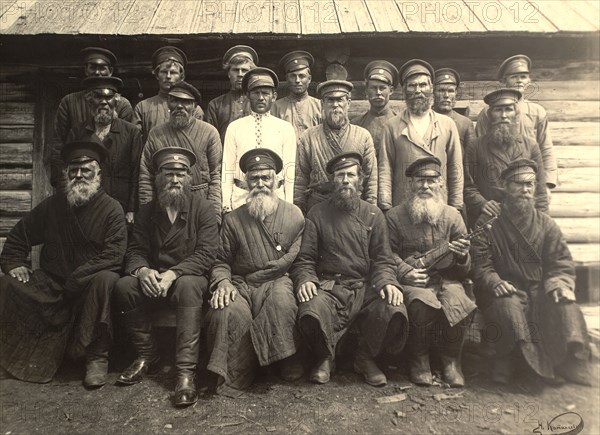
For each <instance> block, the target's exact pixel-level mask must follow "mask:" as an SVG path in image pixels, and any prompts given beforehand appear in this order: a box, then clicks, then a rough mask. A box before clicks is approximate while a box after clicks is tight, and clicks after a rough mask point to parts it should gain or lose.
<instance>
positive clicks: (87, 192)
mask: <svg viewBox="0 0 600 435" xmlns="http://www.w3.org/2000/svg"><path fill="white" fill-rule="evenodd" d="M94 163H95V166H96V174H95V175H94V178H92V179H91V180H86V179H85V178H80V179H77V178H73V179H69V175H68V172H69V171H68V169H65V170H64V171H63V185H64V186H65V193H66V195H67V203H68V204H69V205H70V206H71V207H81V206H82V205H85V204H86V203H87V202H88V201H89V200H90V199H91V198H92V196H94V195H95V194H96V193H97V192H98V191H99V190H100V185H101V179H100V166H99V165H98V163H96V162H94Z"/></svg>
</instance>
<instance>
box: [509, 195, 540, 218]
mask: <svg viewBox="0 0 600 435" xmlns="http://www.w3.org/2000/svg"><path fill="white" fill-rule="evenodd" d="M504 201H505V203H506V207H507V208H508V210H510V212H511V214H514V215H517V216H526V215H530V214H532V213H533V210H534V208H535V196H534V195H533V194H531V193H522V192H515V193H512V192H507V193H506V197H505V200H504Z"/></svg>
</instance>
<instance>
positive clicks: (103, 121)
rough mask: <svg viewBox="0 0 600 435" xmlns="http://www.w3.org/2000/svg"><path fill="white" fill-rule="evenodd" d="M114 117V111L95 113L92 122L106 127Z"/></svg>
mask: <svg viewBox="0 0 600 435" xmlns="http://www.w3.org/2000/svg"><path fill="white" fill-rule="evenodd" d="M114 117H115V114H114V113H110V114H109V113H97V114H96V116H94V124H95V125H96V126H101V127H106V126H107V125H110V124H111V123H112V121H113V118H114Z"/></svg>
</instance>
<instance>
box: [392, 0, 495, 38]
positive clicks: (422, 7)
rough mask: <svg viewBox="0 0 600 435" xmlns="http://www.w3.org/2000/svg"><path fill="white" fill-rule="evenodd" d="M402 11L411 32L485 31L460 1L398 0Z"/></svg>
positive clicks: (397, 2)
mask: <svg viewBox="0 0 600 435" xmlns="http://www.w3.org/2000/svg"><path fill="white" fill-rule="evenodd" d="M396 4H397V5H398V8H399V9H400V13H401V14H402V16H403V17H404V20H405V21H406V24H407V26H408V28H409V30H410V31H411V32H445V33H464V32H469V31H474V32H484V31H485V27H484V26H483V25H482V24H481V22H480V21H479V20H478V19H476V18H474V17H473V14H472V13H471V11H470V10H469V7H468V6H467V5H466V4H465V3H463V2H460V1H455V2H440V1H423V2H406V1H401V0H396Z"/></svg>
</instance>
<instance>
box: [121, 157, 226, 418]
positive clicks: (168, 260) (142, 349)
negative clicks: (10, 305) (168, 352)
mask: <svg viewBox="0 0 600 435" xmlns="http://www.w3.org/2000/svg"><path fill="white" fill-rule="evenodd" d="M152 162H153V164H154V167H155V169H156V179H155V185H156V192H157V195H156V199H155V200H153V201H152V202H150V203H148V204H145V205H143V206H142V207H140V211H139V213H138V218H137V219H136V221H135V225H134V227H133V235H132V238H131V240H130V242H129V246H128V247H127V254H126V261H125V272H126V273H127V274H129V275H130V276H125V277H123V278H121V279H120V280H119V281H118V282H117V285H116V287H115V299H116V303H117V307H118V308H119V310H120V312H121V314H122V316H123V317H122V318H123V323H124V325H125V328H126V330H127V333H128V335H129V336H130V339H131V341H132V343H133V346H134V348H135V350H136V353H137V357H136V359H135V360H134V361H133V363H132V364H131V365H130V366H129V367H128V368H127V369H125V371H124V372H123V373H121V375H120V376H119V378H118V380H117V382H118V383H120V384H123V385H131V384H135V383H138V382H140V381H141V380H142V379H143V378H144V376H145V375H146V373H152V372H154V371H155V370H157V368H158V364H159V356H158V354H157V351H156V346H155V344H154V340H153V338H152V331H151V327H152V325H151V323H150V318H149V315H148V312H147V308H148V306H149V305H150V304H152V303H154V304H165V303H167V302H166V301H165V299H167V298H168V303H170V305H172V306H173V307H174V308H175V309H176V329H177V339H176V343H175V348H176V350H175V352H176V353H175V367H176V369H177V385H176V387H175V397H174V403H175V406H188V405H191V404H194V403H196V401H197V400H198V393H197V389H196V384H195V379H196V378H195V375H196V366H197V364H198V354H199V349H200V329H201V322H202V320H201V318H202V300H203V295H204V292H205V291H206V289H207V287H208V280H207V279H206V277H205V276H204V275H205V274H206V273H208V271H209V270H210V268H211V266H212V265H213V263H214V260H215V257H216V253H217V247H218V246H219V236H218V228H217V220H216V217H215V214H214V211H213V210H214V209H213V208H212V204H210V202H209V201H207V200H206V199H204V198H201V197H199V196H198V195H194V194H193V193H192V192H191V189H190V187H191V178H192V176H191V168H192V167H193V166H194V164H195V163H196V156H195V155H194V153H193V152H191V151H190V150H188V149H185V148H176V147H169V148H161V149H159V150H158V151H156V152H155V153H154V155H153V156H152Z"/></svg>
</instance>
